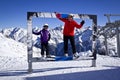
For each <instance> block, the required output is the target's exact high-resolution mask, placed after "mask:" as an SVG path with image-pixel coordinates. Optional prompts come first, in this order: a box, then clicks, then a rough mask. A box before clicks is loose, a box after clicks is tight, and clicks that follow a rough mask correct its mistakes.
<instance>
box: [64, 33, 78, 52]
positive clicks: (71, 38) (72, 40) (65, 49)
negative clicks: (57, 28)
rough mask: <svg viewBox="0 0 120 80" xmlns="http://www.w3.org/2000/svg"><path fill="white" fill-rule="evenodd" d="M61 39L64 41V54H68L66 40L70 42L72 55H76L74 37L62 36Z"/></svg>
mask: <svg viewBox="0 0 120 80" xmlns="http://www.w3.org/2000/svg"><path fill="white" fill-rule="evenodd" d="M63 39H64V54H66V53H68V40H70V43H71V46H72V52H73V54H74V53H76V47H75V41H74V36H65V35H64V37H63Z"/></svg>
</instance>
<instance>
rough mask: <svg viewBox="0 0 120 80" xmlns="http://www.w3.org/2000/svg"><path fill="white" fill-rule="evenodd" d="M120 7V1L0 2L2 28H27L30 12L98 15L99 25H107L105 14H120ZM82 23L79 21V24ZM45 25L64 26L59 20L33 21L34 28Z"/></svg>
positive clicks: (8, 0) (48, 0)
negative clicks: (27, 18) (28, 13)
mask: <svg viewBox="0 0 120 80" xmlns="http://www.w3.org/2000/svg"><path fill="white" fill-rule="evenodd" d="M119 5H120V0H0V28H8V27H23V28H26V27H27V20H26V15H27V12H28V11H35V12H60V13H80V14H96V15H98V25H105V23H106V22H107V18H106V17H105V16H104V14H106V13H108V14H109V13H110V14H120V6H119ZM115 19H120V17H115ZM112 20H114V18H112ZM80 21H81V20H77V22H78V23H79V22H80ZM44 23H48V24H49V25H50V27H55V26H56V25H60V24H61V25H63V23H62V22H61V21H59V20H58V19H48V18H47V19H40V18H36V19H34V20H33V27H35V26H40V27H41V26H42V25H43V24H44ZM88 23H90V21H88V20H86V24H85V26H89V25H90V24H88ZM90 26H91V25H90Z"/></svg>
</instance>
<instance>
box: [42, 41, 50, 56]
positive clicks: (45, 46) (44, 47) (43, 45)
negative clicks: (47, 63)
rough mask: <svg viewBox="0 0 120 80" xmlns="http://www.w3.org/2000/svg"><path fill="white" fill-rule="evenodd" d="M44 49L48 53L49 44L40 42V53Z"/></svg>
mask: <svg viewBox="0 0 120 80" xmlns="http://www.w3.org/2000/svg"><path fill="white" fill-rule="evenodd" d="M45 51H46V55H49V46H48V42H47V43H41V55H44V52H45Z"/></svg>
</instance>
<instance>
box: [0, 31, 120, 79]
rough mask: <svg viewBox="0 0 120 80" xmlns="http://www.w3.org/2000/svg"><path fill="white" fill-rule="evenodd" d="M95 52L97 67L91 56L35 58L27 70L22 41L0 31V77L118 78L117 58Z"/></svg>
mask: <svg viewBox="0 0 120 80" xmlns="http://www.w3.org/2000/svg"><path fill="white" fill-rule="evenodd" d="M54 34H56V33H54ZM56 35H57V34H56ZM97 56H98V58H97V67H91V60H81V61H59V62H38V63H33V73H32V74H29V73H28V72H27V69H28V63H27V47H26V45H25V44H23V43H20V42H17V41H15V40H13V39H12V38H10V37H8V36H7V37H6V36H4V35H3V34H1V33H0V80H66V79H67V80H120V76H119V74H120V58H117V57H109V56H101V55H97Z"/></svg>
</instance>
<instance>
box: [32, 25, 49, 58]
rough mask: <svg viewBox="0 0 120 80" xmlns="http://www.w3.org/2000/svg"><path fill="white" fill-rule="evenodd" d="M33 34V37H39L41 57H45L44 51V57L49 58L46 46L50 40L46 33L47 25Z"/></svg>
mask: <svg viewBox="0 0 120 80" xmlns="http://www.w3.org/2000/svg"><path fill="white" fill-rule="evenodd" d="M33 34H35V35H40V39H41V40H40V41H41V56H42V57H45V55H44V51H46V57H50V55H49V46H48V41H49V40H50V38H51V35H50V33H49V31H48V24H44V25H43V29H42V30H40V31H39V32H34V31H33Z"/></svg>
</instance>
